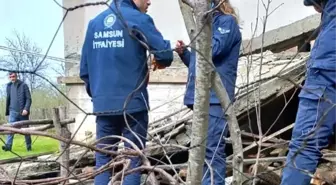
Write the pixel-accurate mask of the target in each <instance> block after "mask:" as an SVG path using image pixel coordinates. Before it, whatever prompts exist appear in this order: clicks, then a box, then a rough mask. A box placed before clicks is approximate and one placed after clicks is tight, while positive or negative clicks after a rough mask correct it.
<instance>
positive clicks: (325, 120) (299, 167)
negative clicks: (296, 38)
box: [281, 0, 336, 185]
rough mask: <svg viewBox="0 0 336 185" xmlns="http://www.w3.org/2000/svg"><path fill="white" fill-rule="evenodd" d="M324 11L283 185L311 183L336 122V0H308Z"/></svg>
mask: <svg viewBox="0 0 336 185" xmlns="http://www.w3.org/2000/svg"><path fill="white" fill-rule="evenodd" d="M304 5H306V6H313V7H314V8H315V10H316V11H317V12H319V13H322V14H321V16H322V17H321V25H320V32H319V35H318V37H317V39H316V41H315V44H314V46H313V48H312V50H311V52H310V59H309V61H308V64H307V76H306V80H305V84H304V86H303V88H302V90H301V92H300V94H299V99H300V102H299V108H298V112H297V115H296V121H295V125H294V128H293V133H292V139H291V142H290V144H289V152H288V155H287V161H286V167H285V168H284V170H283V175H282V182H281V185H308V184H310V181H311V176H310V174H314V173H315V170H316V167H317V165H318V162H319V160H320V159H321V157H322V153H321V150H322V149H323V148H325V147H327V146H328V144H329V143H328V141H329V137H330V136H331V135H332V132H333V126H334V125H335V123H336V109H335V106H334V105H335V103H336V44H335V43H336V0H304Z"/></svg>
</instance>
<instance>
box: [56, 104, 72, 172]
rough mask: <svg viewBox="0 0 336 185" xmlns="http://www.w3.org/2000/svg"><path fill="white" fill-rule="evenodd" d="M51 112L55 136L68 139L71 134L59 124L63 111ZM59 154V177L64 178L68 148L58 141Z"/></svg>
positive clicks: (67, 164)
mask: <svg viewBox="0 0 336 185" xmlns="http://www.w3.org/2000/svg"><path fill="white" fill-rule="evenodd" d="M52 111H53V112H52V113H53V124H54V127H55V130H56V134H57V135H59V136H61V137H64V138H66V139H70V138H71V134H70V132H69V130H68V129H67V127H66V126H62V125H61V122H60V115H62V116H63V117H64V115H65V113H64V112H63V111H65V110H64V109H59V108H54V109H53V110H52ZM60 112H62V113H60ZM60 152H61V156H60V160H59V162H60V165H61V167H60V169H61V170H60V175H61V177H66V176H67V174H68V171H69V167H70V152H69V148H68V147H67V143H65V142H62V141H60Z"/></svg>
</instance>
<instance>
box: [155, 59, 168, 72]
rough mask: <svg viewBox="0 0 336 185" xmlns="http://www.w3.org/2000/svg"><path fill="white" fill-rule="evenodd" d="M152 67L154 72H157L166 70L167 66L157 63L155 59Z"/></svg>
mask: <svg viewBox="0 0 336 185" xmlns="http://www.w3.org/2000/svg"><path fill="white" fill-rule="evenodd" d="M152 65H153V71H155V70H157V69H165V68H166V66H164V65H161V64H159V63H157V62H156V60H155V58H153V60H152Z"/></svg>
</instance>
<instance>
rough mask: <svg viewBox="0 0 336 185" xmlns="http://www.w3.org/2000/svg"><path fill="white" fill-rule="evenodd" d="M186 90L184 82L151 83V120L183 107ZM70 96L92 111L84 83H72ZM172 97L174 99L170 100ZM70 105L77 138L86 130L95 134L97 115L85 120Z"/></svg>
mask: <svg viewBox="0 0 336 185" xmlns="http://www.w3.org/2000/svg"><path fill="white" fill-rule="evenodd" d="M184 91H185V85H184V84H176V85H174V84H150V85H149V87H148V92H149V94H150V97H149V106H150V107H151V109H154V110H153V111H150V113H149V121H150V122H152V121H154V120H157V119H160V118H162V117H164V116H166V115H167V114H169V113H172V112H176V111H177V110H180V109H182V108H183V107H184V106H183V94H184ZM68 97H69V98H71V100H72V101H74V102H75V103H76V104H77V105H78V106H79V107H80V108H82V109H83V110H85V111H86V112H92V102H91V99H90V98H89V97H88V96H87V94H86V91H85V88H84V86H83V85H71V86H70V88H69V93H68ZM172 99H174V100H173V101H170V100H172ZM169 101H170V102H169ZM167 102H169V103H167ZM107 103H108V102H107ZM162 105H163V106H162ZM68 106H69V107H68V108H69V109H68V111H69V112H68V116H69V117H70V118H75V119H76V123H74V124H72V125H71V126H70V130H71V132H72V133H74V132H75V131H76V130H77V129H78V128H80V129H79V131H78V133H77V134H76V139H79V140H83V139H84V138H85V133H86V132H92V133H93V134H95V130H96V129H95V126H96V124H95V116H87V118H86V119H85V121H84V122H83V119H84V118H85V114H84V113H83V112H81V111H80V110H79V109H78V108H77V107H75V106H74V105H73V104H71V103H69V104H68ZM183 115H184V114H183V113H181V114H178V115H176V116H175V117H173V119H174V120H176V119H179V118H181V117H182V116H183ZM82 122H83V124H82Z"/></svg>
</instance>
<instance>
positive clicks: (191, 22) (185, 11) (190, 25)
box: [179, 0, 196, 48]
mask: <svg viewBox="0 0 336 185" xmlns="http://www.w3.org/2000/svg"><path fill="white" fill-rule="evenodd" d="M179 4H180V9H181V13H182V17H183V20H184V24H185V27H186V29H187V32H188V35H189V39H190V41H191V40H192V39H193V38H195V35H196V34H195V33H196V23H195V19H194V14H193V10H192V8H191V7H190V6H188V5H186V4H184V3H183V1H182V0H179ZM191 47H192V48H196V42H192V43H191Z"/></svg>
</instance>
